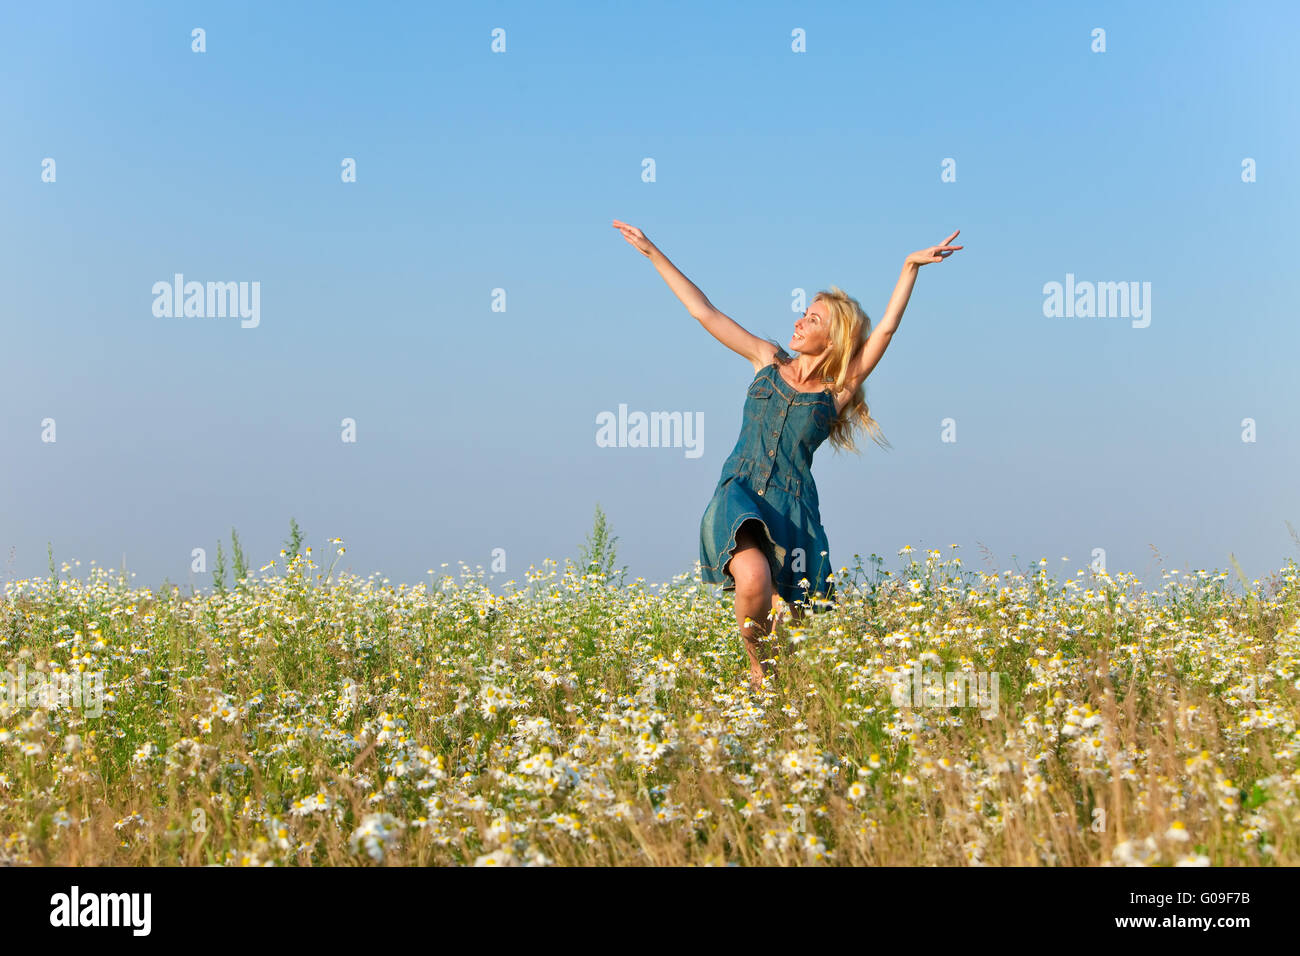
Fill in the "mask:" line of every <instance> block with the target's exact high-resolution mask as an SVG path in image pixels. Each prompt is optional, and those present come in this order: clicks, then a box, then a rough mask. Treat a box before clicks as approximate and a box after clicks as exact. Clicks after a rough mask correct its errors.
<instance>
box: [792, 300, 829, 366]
mask: <svg viewBox="0 0 1300 956" xmlns="http://www.w3.org/2000/svg"><path fill="white" fill-rule="evenodd" d="M830 344H831V332H830V321H829V318H828V317H827V314H826V303H824V302H822V301H821V300H820V299H818V300H816V301H814V302H813V304H812V305H810V306H808V311H807V312H805V313H804V314H803V315H802V316H801V317H800V318H798V319H796V320H795V323H794V335H792V336H791V337H790V348H791V349H792V350H793V351H795V352H798V353H800V354H801V355H820V354H821V353H822V352H825V351H826V349H827V348H828V347H829V346H830Z"/></svg>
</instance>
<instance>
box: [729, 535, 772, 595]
mask: <svg viewBox="0 0 1300 956" xmlns="http://www.w3.org/2000/svg"><path fill="white" fill-rule="evenodd" d="M731 576H732V578H734V579H735V581H736V593H738V594H746V595H752V594H761V593H762V592H763V591H764V590H771V587H772V570H771V568H769V567H768V564H767V556H766V555H764V554H763V550H762V549H761V548H759V547H753V546H751V547H748V548H738V549H737V550H736V553H735V555H734V556H733V557H732V559H731Z"/></svg>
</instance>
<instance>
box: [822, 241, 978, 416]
mask: <svg viewBox="0 0 1300 956" xmlns="http://www.w3.org/2000/svg"><path fill="white" fill-rule="evenodd" d="M958 232H961V230H960V229H958V230H957V231H956V232H954V233H953V234H952V235H951V236H949V237H948V238H947V239H945V240H944V241H943V242H941V243H940V244H939V245H937V246H930V247H929V248H927V249H921V250H919V251H918V252H914V253H912V254H911V255H910V256H908V257H907V259H906V261H905V262H904V263H903V271H902V272H901V273H899V276H898V283H897V284H896V285H895V286H894V294H893V295H891V296H890V297H889V305H887V306H885V314H884V315H883V316H881V317H880V321H879V322H878V323H876V327H875V328H874V329H872V330H871V334H870V335H869V336H867V340H866V341H865V342H863V343H862V345H861V346H860V347H859V348H858V351H857V353H856V354H855V355H854V356H853V358H852V359H851V360H850V361H849V381H848V386H849V389H850V390H854V389H856V388H857V387H858V386H859V385H861V384H862V383H863V382H864V381H866V378H867V376H868V375H870V374H871V370H872V369H874V368H875V367H876V365H877V363H879V362H880V359H881V357H882V356H883V355H884V354H885V349H887V348H889V343H890V340H891V339H893V337H894V332H896V331H897V330H898V323H899V322H901V321H902V319H903V310H904V309H906V308H907V300H908V299H910V298H911V297H912V286H914V285H915V284H916V274H917V273H918V272H919V271H920V269H921V266H923V265H927V264H929V263H931V262H942V261H943V260H944V259H946V258H948V257H949V256H950V255H952V254H953V253H954V252H956V251H957V250H958V249H960V248H962V247H961V246H950V245H949V244H948V243H950V242H952V241H953V240H954V239H956V238H957V233H958Z"/></svg>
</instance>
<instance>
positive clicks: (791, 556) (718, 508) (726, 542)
mask: <svg viewBox="0 0 1300 956" xmlns="http://www.w3.org/2000/svg"><path fill="white" fill-rule="evenodd" d="M782 351H783V353H784V350H782ZM835 416H836V412H835V399H834V397H833V396H832V394H831V392H830V391H829V390H823V391H821V392H801V391H799V390H798V389H796V388H795V387H794V386H792V385H790V384H789V383H788V382H787V381H786V380H785V379H783V378H782V377H781V373H780V372H778V371H777V363H776V361H773V362H772V364H771V365H767V366H764V367H763V368H761V369H759V370H758V372H757V373H756V374H755V376H754V381H753V382H751V383H750V386H749V391H748V393H747V395H746V396H745V410H744V420H743V422H742V424H741V428H740V438H739V439H738V440H737V441H736V447H735V448H734V449H733V450H732V452H731V455H730V456H728V458H727V460H726V461H725V462H723V464H722V477H721V478H720V479H719V480H718V485H717V488H716V489H715V490H714V492H713V498H712V499H711V500H710V501H709V504H708V507H707V508H705V509H704V517H703V518H702V519H701V521H700V575H701V578H702V579H703V580H704V581H706V582H707V583H710V584H721V585H722V586H723V587H722V589H723V590H724V591H734V590H735V589H736V580H735V578H733V577H732V576H731V572H730V570H724V569H723V566H724V565H726V563H727V562H728V561H729V560H730V559H731V556H732V552H733V551H734V550H735V548H736V532H737V531H738V530H739V529H740V526H741V525H742V524H743V523H744V522H746V521H748V520H750V519H752V518H756V519H758V521H759V522H761V523H762V526H763V530H764V532H766V535H760V536H759V540H760V542H761V543H762V544H763V550H764V552H765V553H766V555H767V560H768V564H769V565H770V566H771V569H772V580H773V582H775V585H776V590H777V592H778V593H779V594H780V595H781V597H782V598H784V599H785V600H786V601H788V602H791V603H793V602H795V601H808V602H811V601H812V599H813V596H814V595H815V594H818V593H820V594H821V595H822V596H823V597H825V598H831V597H833V595H834V582H828V581H827V580H826V578H827V576H828V575H829V574H830V573H831V562H830V546H829V544H828V543H827V540H826V532H825V531H824V530H823V529H822V525H821V510H820V507H819V505H818V501H817V485H816V483H815V482H814V481H813V477H812V471H811V467H812V457H813V452H814V451H816V450H817V447H818V446H819V445H821V443H822V442H823V441H825V440H826V438H827V437H828V436H829V435H830V427H831V424H832V423H833V422H834V421H835ZM803 579H807V582H808V587H807V588H806V589H805V588H804V587H801V586H800V584H799V582H800V581H801V580H803ZM816 609H817V608H816V606H815V605H814V610H816Z"/></svg>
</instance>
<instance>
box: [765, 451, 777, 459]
mask: <svg viewBox="0 0 1300 956" xmlns="http://www.w3.org/2000/svg"><path fill="white" fill-rule="evenodd" d="M775 454H776V449H772V450H771V451H769V452H768V453H767V457H768V458H771V457H773V456H774V455H775Z"/></svg>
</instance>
